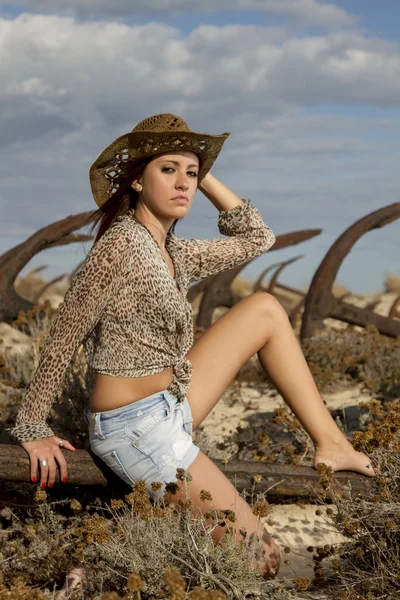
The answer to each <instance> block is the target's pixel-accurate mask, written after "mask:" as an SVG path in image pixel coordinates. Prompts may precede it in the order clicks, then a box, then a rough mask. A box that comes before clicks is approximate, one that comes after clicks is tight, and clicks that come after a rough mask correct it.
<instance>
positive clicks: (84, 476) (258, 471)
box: [0, 444, 369, 498]
mask: <svg viewBox="0 0 400 600" xmlns="http://www.w3.org/2000/svg"><path fill="white" fill-rule="evenodd" d="M64 456H65V458H66V461H67V465H68V483H69V484H72V485H99V486H106V485H107V483H108V481H107V480H109V479H110V477H111V478H112V479H113V484H114V485H113V488H114V487H115V475H114V474H113V473H111V471H110V470H109V469H108V467H107V466H106V465H105V464H104V463H103V462H102V461H101V460H99V459H98V458H97V457H95V456H94V455H92V454H91V453H89V452H87V451H86V450H76V451H75V452H74V453H72V452H66V451H65V452H64ZM213 462H214V463H215V464H216V465H217V466H218V468H219V469H221V471H223V472H224V474H225V475H226V476H227V477H228V479H229V480H230V481H231V482H232V483H233V485H235V487H236V489H237V490H238V491H239V492H241V491H242V490H243V489H244V488H246V489H248V490H250V488H251V487H252V479H253V477H254V475H261V481H260V482H259V483H257V484H256V485H255V488H254V490H255V492H268V495H269V496H275V497H297V498H315V497H316V496H317V493H316V491H319V492H320V491H322V488H321V486H320V485H319V478H320V476H319V475H318V473H317V472H316V471H315V470H314V469H311V468H310V467H302V466H298V465H273V464H270V463H263V462H258V461H239V460H231V461H228V462H226V461H222V460H219V459H213ZM188 470H189V471H190V469H188ZM335 479H336V480H337V481H338V482H339V483H340V484H342V485H344V484H347V483H349V484H350V485H351V487H352V489H353V490H354V491H355V492H357V493H363V492H365V490H366V489H367V486H368V482H369V480H368V478H366V477H363V476H362V475H358V474H355V473H350V472H347V471H343V472H340V473H336V475H335ZM0 481H13V482H17V481H18V482H21V481H26V482H29V481H30V472H29V456H28V454H27V452H26V451H25V450H24V448H22V447H21V446H19V445H12V444H3V445H1V446H0ZM56 481H57V482H59V481H60V479H59V470H57V477H56ZM121 485H122V482H121Z"/></svg>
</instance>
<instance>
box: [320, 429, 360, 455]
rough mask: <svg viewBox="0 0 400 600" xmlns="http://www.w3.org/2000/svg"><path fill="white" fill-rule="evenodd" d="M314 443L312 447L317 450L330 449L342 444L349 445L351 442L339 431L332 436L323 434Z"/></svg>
mask: <svg viewBox="0 0 400 600" xmlns="http://www.w3.org/2000/svg"><path fill="white" fill-rule="evenodd" d="M313 443H314V448H315V450H316V451H317V450H318V451H321V450H328V449H329V450H332V449H334V448H337V449H339V448H341V447H343V446H351V442H350V441H349V440H348V439H347V438H346V436H345V435H344V434H343V433H342V432H341V431H339V432H338V433H337V434H336V435H334V436H324V437H323V438H320V439H318V440H316V441H314V442H313Z"/></svg>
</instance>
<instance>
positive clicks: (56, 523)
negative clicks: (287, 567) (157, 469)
mask: <svg viewBox="0 0 400 600" xmlns="http://www.w3.org/2000/svg"><path fill="white" fill-rule="evenodd" d="M177 477H178V478H179V479H181V480H182V481H183V482H184V489H185V490H186V498H185V499H181V500H178V501H177V502H176V503H174V502H173V503H171V504H169V505H168V504H166V503H164V500H163V499H162V498H160V499H159V500H152V499H150V496H149V494H148V491H147V487H146V484H145V483H144V482H141V481H139V482H137V483H136V484H135V485H134V486H133V488H132V491H131V493H129V494H126V495H125V497H124V498H113V499H111V500H109V501H108V502H107V503H102V502H101V500H99V501H97V502H95V503H93V504H92V505H88V506H86V507H85V508H83V507H82V505H81V503H80V502H79V501H78V500H77V499H72V500H62V501H58V502H51V501H50V498H49V496H48V494H47V492H46V491H45V490H41V489H40V488H39V487H38V488H37V491H36V493H35V501H36V506H35V507H34V508H33V509H31V510H29V511H26V512H24V511H23V509H21V508H18V507H13V508H4V509H3V510H2V511H1V512H0V525H1V528H0V557H1V561H2V574H1V580H0V600H2V598H3V597H4V598H7V597H13V596H6V595H5V593H6V591H10V590H14V591H15V590H17V588H18V586H19V587H20V588H21V589H22V588H24V587H25V589H26V590H27V595H26V596H21V598H24V599H25V598H27V599H28V598H32V599H33V598H37V599H38V600H39V598H41V596H34V595H33V593H35V594H36V593H37V589H38V588H41V589H42V590H43V592H45V593H46V596H45V597H46V598H49V599H50V598H51V599H53V598H54V595H53V593H51V594H50V590H54V588H55V587H61V585H62V584H63V582H64V579H65V577H66V575H67V573H69V572H70V571H71V570H72V569H73V568H75V567H76V566H77V565H79V566H80V567H83V568H84V569H85V578H84V580H83V582H82V585H81V590H80V591H79V594H78V595H77V596H72V595H71V596H70V597H71V598H72V597H73V598H75V597H76V598H85V599H88V600H90V599H93V600H94V599H96V600H98V599H99V595H98V594H99V592H103V593H110V594H111V593H114V597H121V598H126V599H128V598H130V599H132V598H137V599H138V600H140V599H143V600H144V599H147V598H149V599H150V598H156V597H158V598H168V597H169V598H176V599H178V598H181V599H182V600H185V599H186V598H187V597H188V596H186V594H189V593H190V598H191V600H193V599H194V600H196V598H197V599H201V600H211V599H215V600H217V599H219V600H224V599H225V598H232V599H234V598H237V599H244V598H245V597H246V596H247V595H248V594H251V593H256V594H258V595H260V594H261V592H262V593H265V594H266V596H264V597H268V598H271V599H273V598H279V599H282V600H284V599H285V598H288V597H289V596H288V593H287V592H286V591H285V590H284V589H282V584H281V583H279V582H276V581H265V580H264V579H263V577H262V575H261V573H260V570H259V567H258V566H257V564H258V562H259V559H261V554H260V545H259V544H257V543H254V542H249V541H248V536H246V532H244V533H243V534H242V539H241V540H240V541H239V542H235V539H234V536H233V535H232V534H233V531H234V527H235V514H234V513H233V512H232V510H231V509H227V510H218V511H217V510H215V509H214V508H213V506H212V498H211V495H210V493H209V492H207V491H206V490H203V491H202V492H201V494H200V498H201V501H202V502H209V501H210V504H208V505H206V506H209V508H208V512H207V513H206V515H205V516H203V515H202V514H201V512H200V510H199V509H198V508H195V507H194V505H193V504H192V502H191V501H190V495H189V494H190V481H191V475H190V473H189V472H186V471H184V470H183V469H178V470H177ZM152 486H153V488H154V489H159V486H160V484H159V483H157V482H153V483H152ZM176 489H177V485H176V483H170V484H167V489H166V491H167V492H172V493H174V491H176ZM259 496H260V494H257V499H256V501H255V503H254V507H253V512H254V513H255V514H259V515H261V514H262V512H260V506H261V501H260V497H259ZM217 526H224V527H226V534H225V536H224V537H223V539H222V540H221V542H220V543H219V544H216V543H215V542H214V541H213V539H212V532H213V530H214V529H215V528H216V527H217ZM38 565H40V568H38ZM29 590H32V596H29V595H28V591H29ZM34 590H35V591H34ZM133 591H136V593H135V595H134V596H133V595H132V592H133ZM3 592H4V596H1V594H2V593H3ZM82 592H84V594H83V595H82ZM73 593H78V592H77V590H76V591H75V592H73ZM117 594H118V595H120V596H118V595H117ZM15 597H16V598H19V596H15ZM111 597H112V596H111V595H110V598H111Z"/></svg>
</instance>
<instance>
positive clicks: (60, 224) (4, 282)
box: [0, 211, 95, 322]
mask: <svg viewBox="0 0 400 600" xmlns="http://www.w3.org/2000/svg"><path fill="white" fill-rule="evenodd" d="M94 214H95V211H88V212H84V213H80V214H78V215H72V216H70V217H66V218H65V219H61V220H60V221H56V222H55V223H51V224H50V225H47V226H46V227H42V229H39V230H38V231H36V232H35V233H34V234H33V235H31V236H30V237H29V238H28V239H27V240H25V241H24V242H22V243H21V244H18V245H17V246H14V248H11V250H8V251H7V252H5V253H4V254H3V255H2V256H0V321H7V322H10V321H12V320H13V319H15V318H16V317H17V315H18V313H19V312H20V311H24V312H25V311H28V310H31V309H32V308H33V306H34V305H33V304H32V302H29V301H28V300H25V298H22V297H21V296H20V295H19V294H17V292H16V291H15V289H14V281H15V279H16V278H17V276H18V273H19V272H20V271H21V270H22V269H23V267H24V266H25V265H26V264H27V263H28V262H29V261H30V260H31V259H32V258H33V256H35V254H37V253H38V252H40V251H41V250H45V249H46V248H53V247H54V246H63V245H65V244H70V243H71V242H79V241H86V240H90V239H92V236H88V235H83V234H77V233H72V232H73V231H75V230H76V229H80V228H81V227H83V226H84V225H85V224H86V223H88V222H90V220H91V217H93V216H94Z"/></svg>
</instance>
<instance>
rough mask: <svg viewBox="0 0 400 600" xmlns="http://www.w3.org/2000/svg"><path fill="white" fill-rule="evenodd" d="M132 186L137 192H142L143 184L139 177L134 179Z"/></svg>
mask: <svg viewBox="0 0 400 600" xmlns="http://www.w3.org/2000/svg"><path fill="white" fill-rule="evenodd" d="M131 187H132V188H133V189H134V190H135V192H141V191H142V189H143V186H142V184H141V183H139V182H138V180H137V179H135V181H132V183H131Z"/></svg>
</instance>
